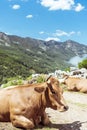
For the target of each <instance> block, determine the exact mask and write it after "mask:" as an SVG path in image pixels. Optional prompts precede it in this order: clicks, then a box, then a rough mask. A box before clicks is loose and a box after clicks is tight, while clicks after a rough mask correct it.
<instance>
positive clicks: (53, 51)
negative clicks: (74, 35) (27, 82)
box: [0, 32, 87, 80]
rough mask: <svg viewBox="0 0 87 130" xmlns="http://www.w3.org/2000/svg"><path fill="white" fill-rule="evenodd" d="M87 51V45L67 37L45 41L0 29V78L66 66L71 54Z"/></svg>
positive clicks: (50, 70) (72, 55)
mask: <svg viewBox="0 0 87 130" xmlns="http://www.w3.org/2000/svg"><path fill="white" fill-rule="evenodd" d="M84 54H87V46H86V45H83V44H80V43H78V42H75V41H72V40H67V41H65V42H57V41H53V40H51V41H44V40H38V39H34V38H30V37H20V36H16V35H7V34H5V33H3V32H0V70H1V72H0V79H1V80H2V79H4V77H10V76H11V77H13V76H17V75H21V76H23V77H27V76H28V75H30V74H32V73H49V72H53V71H55V70H56V69H65V68H67V67H69V66H71V64H70V63H69V62H68V61H69V60H70V59H71V58H72V57H74V56H82V55H84Z"/></svg>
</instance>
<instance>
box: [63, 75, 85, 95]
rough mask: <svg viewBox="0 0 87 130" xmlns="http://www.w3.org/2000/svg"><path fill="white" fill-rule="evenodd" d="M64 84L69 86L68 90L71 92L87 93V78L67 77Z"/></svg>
mask: <svg viewBox="0 0 87 130" xmlns="http://www.w3.org/2000/svg"><path fill="white" fill-rule="evenodd" d="M64 83H65V84H66V85H67V87H68V90H70V91H80V92H83V93H87V79H85V78H79V77H69V76H67V77H66V78H65V81H64Z"/></svg>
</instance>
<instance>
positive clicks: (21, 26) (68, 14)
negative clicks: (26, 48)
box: [0, 0, 87, 45]
mask: <svg viewBox="0 0 87 130" xmlns="http://www.w3.org/2000/svg"><path fill="white" fill-rule="evenodd" d="M0 32H4V33H6V34H9V35H18V36H21V37H31V38H35V39H41V40H46V41H49V40H55V41H60V42H64V41H66V40H69V39H71V40H74V41H76V42H79V43H81V44H85V45H87V0H0Z"/></svg>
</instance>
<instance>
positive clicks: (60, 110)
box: [58, 106, 69, 112]
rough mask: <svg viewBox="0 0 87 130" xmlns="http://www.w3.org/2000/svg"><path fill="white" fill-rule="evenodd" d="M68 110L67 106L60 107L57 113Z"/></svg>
mask: <svg viewBox="0 0 87 130" xmlns="http://www.w3.org/2000/svg"><path fill="white" fill-rule="evenodd" d="M68 109H69V107H68V106H61V107H60V109H58V111H59V112H64V111H67V110H68Z"/></svg>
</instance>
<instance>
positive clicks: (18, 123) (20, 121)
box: [11, 115, 35, 129]
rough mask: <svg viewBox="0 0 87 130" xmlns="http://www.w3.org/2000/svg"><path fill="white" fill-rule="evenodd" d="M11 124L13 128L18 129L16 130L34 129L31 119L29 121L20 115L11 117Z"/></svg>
mask: <svg viewBox="0 0 87 130" xmlns="http://www.w3.org/2000/svg"><path fill="white" fill-rule="evenodd" d="M11 122H12V124H13V126H15V127H18V128H25V129H31V128H34V127H35V125H34V122H33V120H32V119H30V120H29V119H28V118H26V117H24V116H21V115H18V116H13V117H12V118H11Z"/></svg>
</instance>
